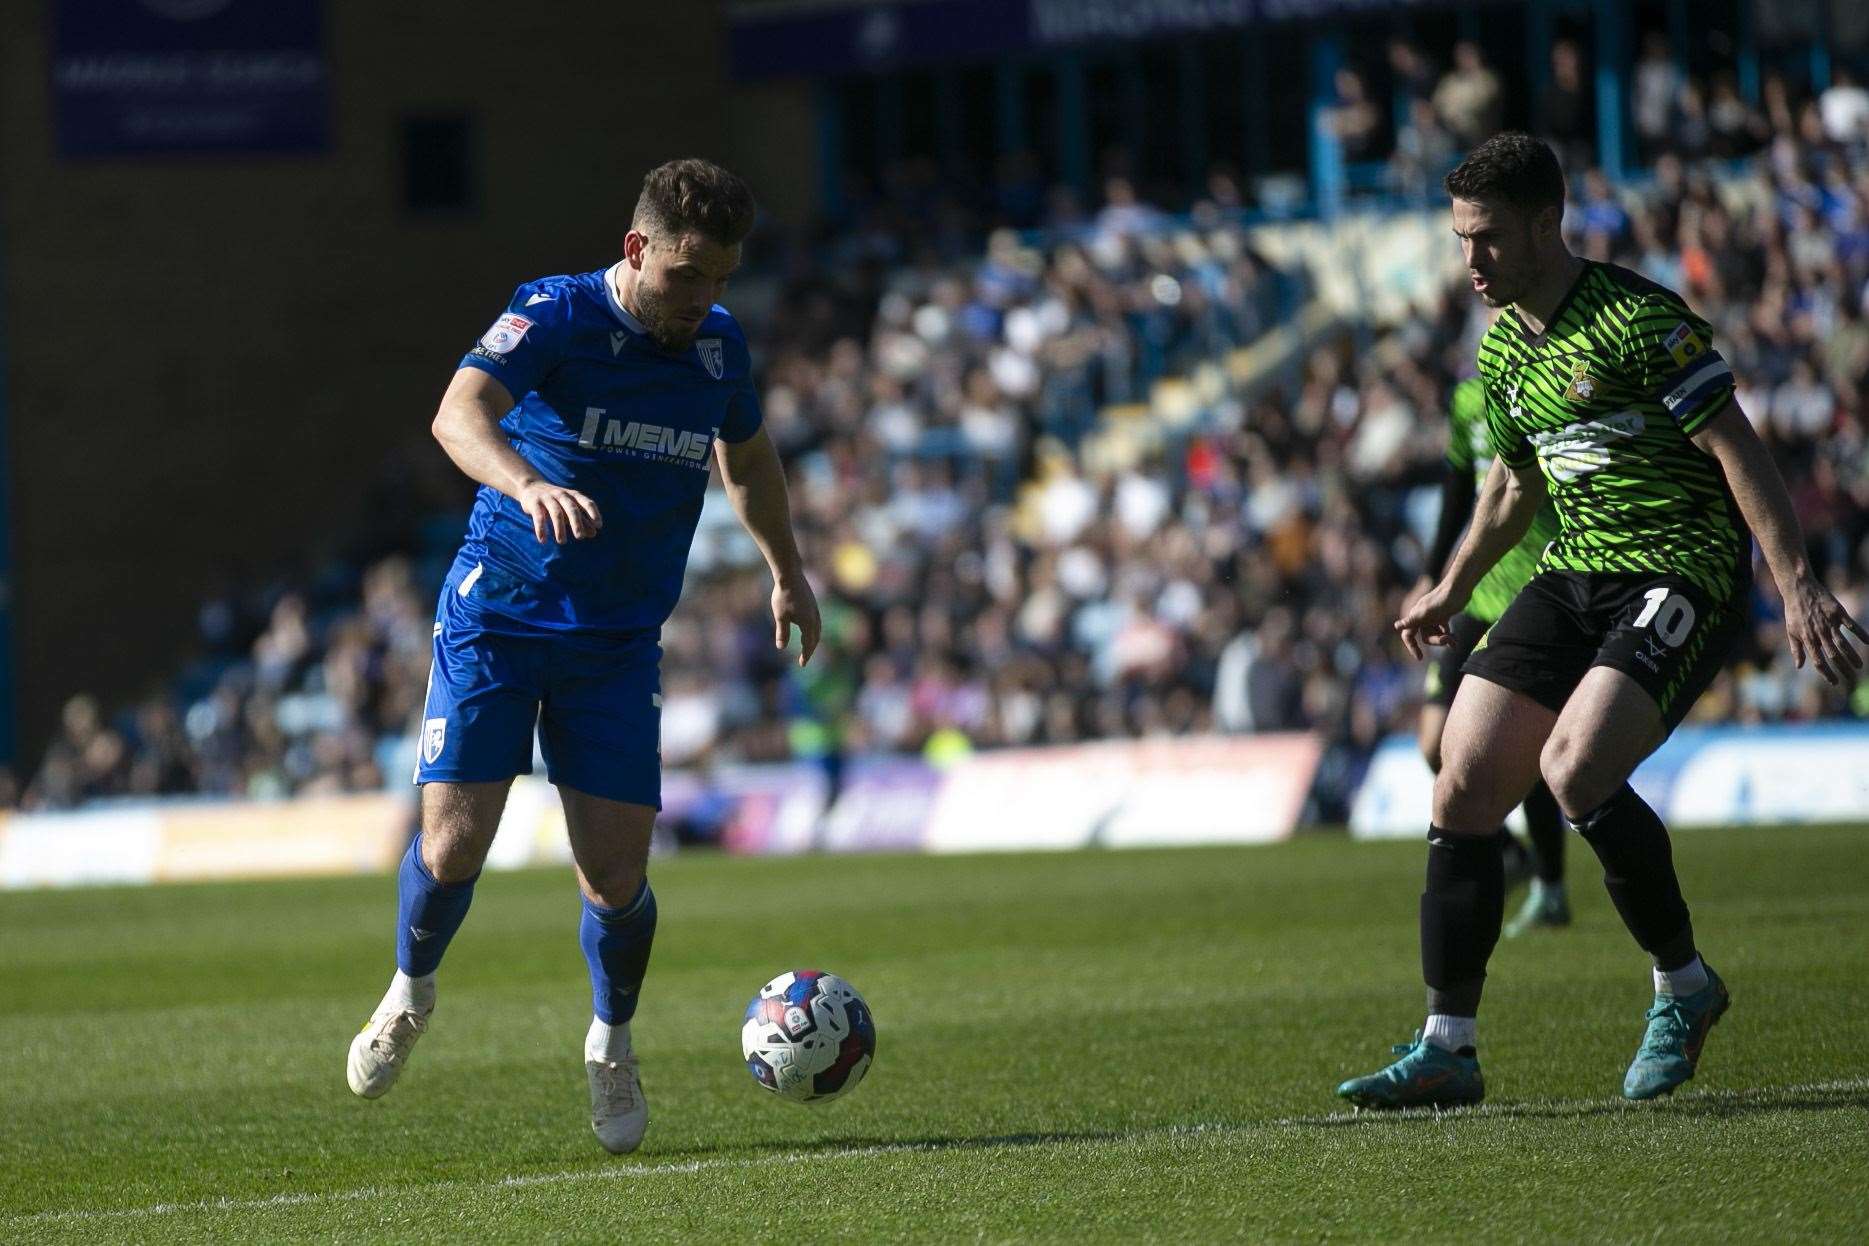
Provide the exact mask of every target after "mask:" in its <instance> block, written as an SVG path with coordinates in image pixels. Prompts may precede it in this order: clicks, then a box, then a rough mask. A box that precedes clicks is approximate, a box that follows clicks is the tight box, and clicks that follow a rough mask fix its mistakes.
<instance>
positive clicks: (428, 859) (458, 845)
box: [422, 830, 487, 883]
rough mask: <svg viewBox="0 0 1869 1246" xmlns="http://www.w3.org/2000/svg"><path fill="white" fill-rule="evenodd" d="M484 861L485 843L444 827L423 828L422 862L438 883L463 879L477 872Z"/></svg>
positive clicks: (463, 880) (461, 880) (485, 854)
mask: <svg viewBox="0 0 1869 1246" xmlns="http://www.w3.org/2000/svg"><path fill="white" fill-rule="evenodd" d="M486 861H487V849H486V846H485V845H481V844H477V843H475V842H474V839H473V837H472V836H467V835H456V834H451V833H450V832H448V831H446V830H442V831H430V830H424V831H423V832H422V864H423V865H424V866H425V867H427V869H428V872H429V873H430V874H431V875H433V876H434V879H435V881H436V882H438V883H462V882H466V881H467V880H468V879H470V878H472V877H473V876H474V875H476V874H478V873H480V867H481V866H483V865H485V864H486Z"/></svg>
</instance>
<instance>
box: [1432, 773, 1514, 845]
mask: <svg viewBox="0 0 1869 1246" xmlns="http://www.w3.org/2000/svg"><path fill="white" fill-rule="evenodd" d="M1498 803H1499V802H1498V800H1497V799H1496V798H1495V797H1494V794H1493V793H1492V791H1491V785H1490V784H1487V783H1485V782H1484V781H1483V780H1481V779H1480V777H1479V775H1478V774H1477V773H1476V772H1475V771H1474V769H1473V768H1472V767H1470V766H1466V765H1459V764H1455V765H1451V766H1444V767H1442V769H1441V772H1440V774H1438V775H1436V776H1435V779H1434V825H1436V826H1438V827H1440V828H1441V829H1442V830H1444V831H1449V832H1452V833H1453V834H1455V835H1487V834H1491V833H1492V832H1493V831H1494V830H1496V829H1497V828H1498V826H1499V821H1500V819H1501V818H1503V817H1504V816H1505V814H1506V813H1507V812H1509V811H1510V810H1509V808H1508V809H1502V810H1498V811H1495V810H1494V809H1493V806H1495V805H1497V804H1498Z"/></svg>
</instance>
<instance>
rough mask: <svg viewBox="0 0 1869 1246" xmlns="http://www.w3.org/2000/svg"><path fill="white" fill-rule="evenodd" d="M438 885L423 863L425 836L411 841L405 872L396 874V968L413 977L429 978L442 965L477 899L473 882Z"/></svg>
mask: <svg viewBox="0 0 1869 1246" xmlns="http://www.w3.org/2000/svg"><path fill="white" fill-rule="evenodd" d="M479 877H480V875H479V873H478V872H476V873H475V875H474V877H473V878H470V879H468V880H467V881H466V882H461V883H442V882H436V881H435V876H434V875H433V874H430V873H429V872H428V867H427V866H426V865H423V864H422V837H421V836H420V835H419V834H418V835H417V836H416V837H415V838H414V839H411V840H410V841H409V851H408V852H406V853H404V854H403V857H402V869H401V870H400V871H399V872H398V873H397V875H396V967H397V968H398V969H400V970H402V971H403V972H404V973H406V974H408V975H409V976H410V977H411V978H422V977H426V976H428V975H429V974H431V973H434V972H435V970H436V969H437V968H438V967H439V966H440V964H441V954H442V953H443V952H445V951H447V950H448V941H449V940H451V939H453V938H454V932H455V931H457V930H459V929H460V928H461V922H462V920H463V919H465V918H466V917H467V906H468V905H469V904H471V903H473V900H474V883H475V881H476V880H477V879H478V878H479Z"/></svg>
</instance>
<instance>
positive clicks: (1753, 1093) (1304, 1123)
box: [0, 1077, 1869, 1229]
mask: <svg viewBox="0 0 1869 1246" xmlns="http://www.w3.org/2000/svg"><path fill="white" fill-rule="evenodd" d="M1866 1100H1869V1077H1853V1078H1844V1079H1841V1080H1836V1081H1823V1082H1805V1083H1800V1084H1793V1085H1788V1086H1768V1087H1758V1088H1755V1089H1750V1090H1712V1091H1701V1092H1696V1093H1693V1094H1690V1095H1688V1096H1686V1097H1684V1098H1682V1099H1678V1100H1672V1101H1668V1102H1666V1103H1662V1104H1654V1105H1645V1104H1632V1103H1628V1102H1626V1101H1624V1100H1622V1099H1612V1098H1604V1099H1561V1100H1548V1101H1533V1102H1522V1103H1487V1104H1481V1105H1479V1106H1476V1107H1463V1108H1455V1109H1451V1110H1449V1111H1445V1112H1435V1111H1433V1110H1431V1109H1411V1110H1408V1111H1403V1112H1335V1113H1330V1114H1324V1115H1317V1116H1290V1117H1279V1118H1276V1119H1270V1120H1258V1121H1239V1122H1229V1121H1203V1122H1195V1123H1190V1124H1182V1125H1164V1126H1158V1127H1156V1128H1152V1129H1137V1130H1130V1131H1126V1132H1120V1133H1091V1134H1084V1135H1071V1134H1033V1135H1029V1136H1026V1137H1023V1138H1013V1137H999V1138H975V1139H969V1138H956V1139H949V1140H932V1141H928V1140H922V1141H913V1142H900V1143H886V1144H882V1145H877V1146H862V1147H827V1148H821V1149H816V1150H797V1151H779V1152H771V1153H767V1154H762V1155H751V1156H738V1157H727V1156H722V1157H717V1158H712V1159H693V1160H680V1161H675V1162H671V1163H659V1164H657V1163H649V1164H623V1165H615V1166H610V1167H604V1168H574V1169H565V1170H562V1171H558V1172H544V1173H515V1174H512V1175H509V1176H505V1177H498V1178H494V1179H492V1180H488V1181H459V1180H448V1181H431V1182H417V1183H412V1184H408V1185H394V1186H363V1187H360V1188H356V1189H349V1190H323V1191H306V1192H305V1193H302V1194H272V1195H268V1196H266V1197H265V1198H249V1199H235V1198H213V1199H202V1200H199V1201H196V1202H184V1203H151V1204H148V1205H146V1206H141V1207H115V1208H71V1209H67V1210H57V1211H41V1212H33V1213H29V1214H27V1215H21V1216H9V1217H7V1218H6V1219H4V1220H0V1226H4V1227H7V1228H9V1229H24V1228H27V1227H28V1226H31V1225H51V1224H86V1223H104V1222H110V1221H124V1220H140V1219H149V1218H155V1217H162V1216H172V1215H185V1214H196V1213H210V1214H212V1213H219V1212H252V1211H266V1210H270V1209H273V1208H280V1207H304V1206H316V1205H320V1204H338V1203H356V1202H365V1201H369V1200H372V1199H383V1198H397V1197H402V1196H406V1195H411V1194H416V1195H425V1194H431V1193H442V1192H445V1191H450V1190H454V1191H476V1190H477V1191H484V1192H493V1191H498V1190H503V1189H525V1188H530V1187H534V1186H560V1185H575V1184H582V1183H585V1182H602V1181H633V1180H638V1179H641V1178H646V1177H658V1176H664V1175H675V1176H683V1175H688V1174H692V1173H700V1172H728V1171H736V1170H747V1169H758V1168H775V1167H780V1166H784V1165H792V1164H806V1163H813V1162H818V1161H827V1160H828V1161H838V1160H850V1159H868V1158H873V1157H876V1156H882V1155H909V1154H916V1153H927V1152H939V1151H951V1150H963V1149H965V1150H991V1149H998V1148H1004V1149H1012V1148H1019V1147H1031V1146H1045V1145H1058V1144H1063V1143H1068V1142H1091V1143H1098V1142H1103V1143H1116V1144H1135V1143H1143V1142H1147V1141H1149V1140H1150V1139H1159V1138H1187V1137H1201V1136H1207V1137H1213V1136H1233V1135H1242V1134H1251V1133H1258V1132H1262V1131H1268V1130H1278V1129H1311V1128H1340V1127H1343V1126H1368V1125H1380V1124H1392V1123H1402V1122H1407V1121H1419V1120H1422V1119H1424V1118H1425V1119H1434V1120H1443V1121H1454V1120H1473V1119H1489V1118H1490V1119H1501V1120H1508V1119H1539V1118H1545V1119H1557V1118H1567V1117H1583V1116H1599V1115H1605V1114H1608V1113H1621V1112H1654V1111H1667V1112H1675V1113H1681V1114H1693V1115H1710V1116H1714V1115H1722V1114H1726V1113H1730V1112H1733V1111H1743V1110H1748V1109H1750V1110H1758V1109H1768V1110H1769V1109H1772V1108H1787V1107H1800V1106H1802V1107H1806V1108H1810V1109H1813V1110H1819V1111H1825V1110H1831V1109H1835V1108H1850V1107H1860V1106H1864V1104H1865V1101H1866Z"/></svg>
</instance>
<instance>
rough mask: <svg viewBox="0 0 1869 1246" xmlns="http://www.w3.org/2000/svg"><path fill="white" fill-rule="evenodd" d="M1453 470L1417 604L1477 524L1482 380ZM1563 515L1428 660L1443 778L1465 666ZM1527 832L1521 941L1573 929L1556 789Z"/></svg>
mask: <svg viewBox="0 0 1869 1246" xmlns="http://www.w3.org/2000/svg"><path fill="white" fill-rule="evenodd" d="M1448 420H1449V425H1450V427H1449V428H1448V436H1447V471H1446V474H1445V476H1444V477H1443V479H1442V487H1441V510H1440V518H1439V519H1438V520H1437V521H1436V523H1435V526H1434V538H1433V540H1432V542H1431V543H1430V544H1429V546H1428V556H1427V565H1426V568H1425V574H1424V575H1423V576H1422V580H1421V583H1420V584H1418V585H1416V586H1415V591H1414V593H1413V594H1411V600H1412V599H1413V598H1415V597H1419V596H1421V595H1422V594H1424V593H1426V592H1428V591H1429V590H1430V589H1432V588H1433V587H1434V585H1435V583H1436V582H1438V581H1439V580H1440V578H1441V574H1442V573H1443V572H1444V571H1446V570H1447V560H1448V559H1449V558H1450V557H1451V556H1452V555H1453V552H1454V543H1455V542H1456V541H1458V540H1459V539H1460V534H1461V532H1462V531H1463V530H1464V529H1465V528H1466V526H1467V522H1468V521H1469V520H1470V519H1472V518H1473V510H1474V505H1475V502H1476V500H1477V496H1478V485H1479V481H1480V480H1482V479H1484V478H1485V475H1486V471H1487V469H1488V468H1489V467H1490V466H1491V465H1492V461H1493V436H1492V430H1491V429H1489V428H1488V427H1487V424H1486V395H1485V388H1484V387H1483V386H1482V385H1481V383H1480V379H1479V378H1478V377H1468V378H1467V379H1466V380H1464V381H1461V382H1460V383H1459V384H1458V385H1456V386H1454V392H1453V395H1452V398H1451V400H1450V402H1449V404H1448ZM1557 535H1558V520H1557V511H1556V510H1555V509H1554V508H1553V507H1552V505H1551V503H1550V500H1549V499H1546V501H1545V503H1544V505H1542V506H1540V507H1539V508H1538V513H1537V514H1536V515H1535V516H1534V517H1533V519H1532V526H1531V527H1530V528H1529V529H1527V530H1526V533H1525V536H1524V537H1523V539H1521V540H1520V541H1519V543H1518V544H1517V545H1514V546H1513V547H1512V548H1511V549H1509V550H1507V551H1506V553H1505V556H1504V557H1502V558H1500V560H1499V561H1498V562H1497V563H1496V564H1494V566H1493V568H1492V569H1491V570H1490V571H1488V572H1487V573H1486V574H1485V575H1484V576H1482V577H1481V579H1480V582H1479V583H1478V584H1477V585H1475V586H1474V588H1473V596H1472V598H1471V599H1470V600H1469V601H1468V602H1467V607H1466V609H1464V610H1462V611H1461V612H1460V613H1459V614H1456V615H1455V616H1454V617H1453V618H1452V619H1451V620H1449V622H1448V625H1447V632H1448V639H1447V643H1446V644H1444V645H1440V646H1437V647H1436V648H1435V650H1434V652H1433V654H1432V656H1430V657H1429V659H1428V677H1427V682H1426V686H1425V687H1424V688H1423V690H1422V691H1423V700H1422V706H1421V721H1420V728H1419V740H1420V744H1421V755H1422V757H1423V758H1424V759H1425V760H1426V761H1427V763H1428V768H1429V769H1430V770H1433V771H1434V772H1435V773H1436V774H1439V773H1440V770H1441V732H1442V730H1443V728H1445V727H1446V725H1447V711H1448V708H1449V707H1450V706H1452V705H1453V703H1454V694H1455V693H1456V692H1458V691H1459V689H1460V677H1461V671H1460V668H1461V667H1462V666H1464V665H1465V664H1466V661H1467V658H1468V657H1469V656H1470V655H1471V654H1472V653H1473V647H1474V646H1475V645H1477V644H1478V643H1479V640H1480V637H1481V636H1483V635H1485V633H1486V629H1487V628H1489V627H1491V626H1492V625H1493V624H1494V623H1496V622H1498V621H1499V616H1500V615H1502V614H1504V613H1505V612H1506V607H1507V606H1509V605H1511V604H1512V599H1513V598H1514V597H1516V596H1517V595H1518V591H1519V590H1520V589H1521V588H1524V587H1525V583H1526V581H1527V580H1530V579H1531V578H1532V575H1533V573H1534V572H1536V571H1537V570H1538V559H1539V558H1540V557H1541V556H1542V555H1543V554H1544V551H1545V547H1546V546H1548V545H1550V543H1551V542H1552V541H1554V540H1556V539H1557ZM1523 807H1524V810H1525V827H1526V829H1527V830H1528V831H1530V832H1531V841H1532V853H1531V858H1532V859H1531V870H1532V883H1531V889H1530V891H1529V892H1528V893H1527V894H1526V896H1525V902H1524V904H1522V905H1521V906H1520V907H1519V911H1518V914H1517V916H1515V917H1514V918H1513V919H1512V920H1511V921H1510V922H1508V923H1507V924H1506V927H1505V935H1506V937H1507V938H1508V939H1510V938H1516V937H1517V936H1519V935H1522V934H1524V933H1525V932H1526V931H1528V930H1532V929H1534V928H1536V927H1540V926H1568V925H1570V901H1569V897H1568V896H1567V895H1566V894H1565V891H1564V815H1563V814H1562V813H1560V812H1559V811H1558V807H1557V800H1556V799H1555V798H1554V797H1553V796H1552V795H1551V789H1550V788H1548V787H1546V786H1545V785H1544V782H1543V781H1542V780H1540V781H1539V782H1537V783H1534V784H1532V790H1531V791H1529V792H1527V793H1526V794H1525V800H1524V804H1523ZM1499 835H1500V841H1499V843H1500V847H1501V848H1503V849H1504V850H1505V851H1506V853H1507V854H1508V855H1510V854H1513V853H1515V852H1518V853H1522V852H1523V851H1524V850H1523V849H1522V848H1520V847H1519V844H1518V841H1517V840H1515V839H1513V838H1512V836H1511V833H1510V832H1509V831H1507V830H1505V829H1504V828H1503V827H1502V828H1500V831H1499Z"/></svg>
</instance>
